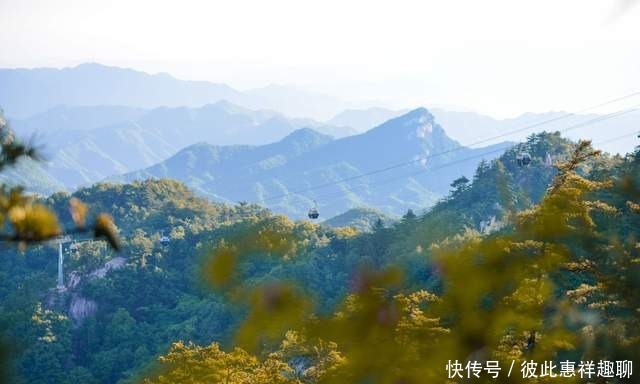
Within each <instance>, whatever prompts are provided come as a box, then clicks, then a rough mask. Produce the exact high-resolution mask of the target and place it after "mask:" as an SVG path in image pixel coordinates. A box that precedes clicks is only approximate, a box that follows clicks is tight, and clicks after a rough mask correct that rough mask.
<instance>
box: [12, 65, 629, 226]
mask: <svg viewBox="0 0 640 384" xmlns="http://www.w3.org/2000/svg"><path fill="white" fill-rule="evenodd" d="M0 106H2V107H3V108H4V109H5V111H6V114H7V115H8V116H9V117H10V121H11V124H12V127H13V129H14V130H15V131H16V133H17V134H18V135H19V136H20V137H23V138H27V139H28V138H30V137H35V142H36V144H40V143H41V144H44V146H45V147H44V155H45V159H46V163H45V164H36V163H32V162H24V163H23V164H20V167H19V168H18V169H16V170H13V171H11V172H10V173H7V174H5V175H3V180H4V181H7V182H10V183H11V182H14V183H20V184H22V185H26V186H27V187H28V188H29V189H30V190H32V191H35V192H38V193H42V194H48V193H51V192H53V191H57V190H61V189H67V190H74V189H76V188H78V187H80V186H87V185H91V184H93V183H95V182H98V181H102V180H133V179H143V178H147V177H154V178H159V177H168V178H175V179H178V180H181V181H184V182H185V183H186V184H188V185H189V186H190V187H191V188H193V189H194V190H195V191H197V192H198V193H200V194H202V195H205V196H208V197H210V198H212V199H216V200H220V201H241V200H246V201H252V202H254V201H255V202H259V203H261V204H264V205H266V206H269V207H270V208H272V209H274V210H276V211H278V212H283V213H286V214H289V215H292V216H295V217H302V216H303V215H304V213H305V212H306V210H307V209H308V207H309V206H310V205H311V204H312V202H313V200H314V199H316V200H318V203H319V204H320V205H321V207H322V208H323V210H324V212H325V213H324V214H323V215H324V217H325V218H326V217H328V216H327V215H335V214H338V213H340V212H344V211H345V210H347V209H350V208H354V207H364V206H372V207H375V208H377V209H379V210H380V211H382V212H384V213H386V214H391V215H399V214H402V213H403V212H404V211H406V209H407V208H413V209H424V208H427V207H429V206H430V205H432V204H433V202H434V201H435V200H437V199H438V198H440V197H441V196H443V195H444V194H445V193H446V192H447V191H448V189H449V184H450V182H451V181H452V180H453V179H455V178H456V177H459V176H460V175H466V176H470V175H471V174H472V173H473V170H474V169H475V167H476V166H477V164H478V162H479V161H481V159H482V158H483V156H481V155H482V154H483V153H485V152H483V151H486V152H490V153H487V154H486V156H484V158H486V159H491V158H493V157H496V156H498V155H499V154H500V153H499V150H498V151H496V148H497V149H501V148H506V146H507V144H505V142H506V141H510V142H513V141H517V140H522V139H524V138H525V137H526V136H527V135H529V134H531V133H533V132H538V131H541V130H547V131H553V130H557V129H563V128H566V127H567V126H570V125H575V124H579V123H582V122H585V121H588V120H590V119H593V118H595V117H598V115H596V114H583V115H572V116H568V118H566V119H565V118H562V119H559V120H557V121H554V122H550V123H547V124H544V126H534V125H536V123H539V122H541V121H546V120H552V119H558V118H560V117H562V116H564V115H566V113H565V112H549V113H543V114H535V113H527V114H523V115H521V116H518V117H516V118H511V119H495V118H492V117H489V116H485V115H482V114H478V113H473V112H458V111H448V110H443V109H438V108H434V109H430V110H429V111H427V110H425V109H415V110H413V111H411V112H408V110H391V109H386V108H382V107H371V106H370V107H363V108H360V107H354V106H351V105H349V103H346V102H342V101H339V100H335V99H333V98H331V97H328V96H322V95H317V94H313V93H309V92H306V91H302V90H300V89H296V88H292V87H285V86H276V85H273V86H268V87H265V88H261V89H255V90H249V91H243V92H241V91H237V90H235V89H233V88H231V87H229V86H227V85H225V84H216V83H211V82H203V81H183V80H179V79H176V78H174V77H172V76H170V75H168V74H157V75H150V74H147V73H144V72H140V71H135V70H132V69H123V68H116V67H108V66H104V65H100V64H83V65H79V66H77V67H73V68H64V69H48V68H41V69H0ZM292 116H304V117H292ZM529 125H531V126H532V127H531V128H529V129H522V128H523V127H524V128H526V127H527V126H529ZM638 125H640V117H639V116H638V115H634V114H629V115H625V116H622V117H619V118H616V119H612V120H608V121H606V122H602V123H599V124H593V125H590V126H588V127H584V128H580V129H576V130H574V131H570V132H568V134H567V136H568V137H569V138H574V139H577V138H592V139H594V141H595V144H596V145H597V144H598V143H599V142H600V141H602V140H605V139H609V138H610V137H611V134H610V133H611V132H616V133H617V132H620V133H621V134H622V133H628V132H632V131H633V130H634V129H636V130H637V126H638ZM374 127H375V128H374ZM516 129H520V130H521V131H520V132H519V133H518V134H517V135H506V136H505V133H508V132H511V131H514V130H516ZM492 137H493V138H494V139H492V140H485V139H487V138H492ZM478 142H480V144H479V145H475V147H478V146H480V147H482V146H486V145H491V146H490V147H487V148H476V149H470V148H466V146H469V144H473V143H478ZM633 145H634V144H633V143H630V142H616V143H611V144H609V145H608V146H605V147H604V149H605V150H609V151H613V152H626V151H628V150H630V149H631V148H633ZM441 152H447V154H446V155H443V156H436V157H434V158H432V159H431V158H430V159H429V161H428V162H427V163H426V164H421V163H418V162H416V163H414V164H411V165H409V166H407V167H406V168H405V167H400V168H397V169H393V172H383V173H380V174H374V175H371V176H367V177H365V178H357V179H354V180H351V181H348V182H344V183H337V184H332V185H330V186H328V187H326V188H321V189H319V190H315V189H314V190H313V191H309V192H304V193H296V192H297V191H301V190H302V191H305V190H307V189H309V188H311V187H314V186H317V185H323V184H326V183H335V182H336V181H338V180H342V179H344V178H350V177H353V176H354V175H359V174H362V173H367V172H370V171H372V170H376V169H380V168H385V167H388V166H389V165H393V164H397V163H404V162H408V161H412V160H415V159H420V158H423V157H425V156H430V155H432V154H435V153H441ZM479 155H480V156H479ZM466 156H468V157H470V158H469V159H467V160H465V159H466ZM448 162H453V165H451V166H447V167H444V168H442V169H440V168H439V167H440V166H442V165H446V164H447V163H448ZM426 169H429V170H430V171H429V172H427V173H425V174H424V175H415V176H411V177H404V174H403V173H402V172H407V173H411V171H420V170H426ZM390 178H391V179H393V178H395V180H388V179H390ZM329 200H331V201H329Z"/></svg>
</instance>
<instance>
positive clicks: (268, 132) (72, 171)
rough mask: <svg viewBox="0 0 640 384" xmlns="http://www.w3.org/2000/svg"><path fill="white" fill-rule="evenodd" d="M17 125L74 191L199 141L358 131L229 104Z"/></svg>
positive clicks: (51, 116)
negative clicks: (306, 129)
mask: <svg viewBox="0 0 640 384" xmlns="http://www.w3.org/2000/svg"><path fill="white" fill-rule="evenodd" d="M11 124H12V127H13V129H14V130H15V131H16V133H17V134H18V136H20V137H23V138H29V137H35V139H34V140H35V141H36V144H38V143H46V147H45V148H44V149H43V150H44V151H45V153H44V154H45V158H46V159H47V160H48V162H47V166H46V170H47V172H48V173H49V174H50V175H51V177H53V179H55V180H57V181H58V182H59V183H61V184H62V185H64V186H66V187H68V188H71V189H73V188H77V187H79V186H81V185H89V184H92V183H94V182H96V181H99V180H102V179H104V178H106V177H108V176H111V175H114V174H121V173H126V172H131V171H134V170H138V169H141V168H145V167H148V166H150V165H153V164H155V163H158V162H160V161H162V160H165V159H167V158H168V157H169V156H171V155H173V154H175V153H176V152H177V151H178V150H180V149H182V148H184V147H186V146H188V145H191V144H195V143H198V142H208V143H214V144H218V145H230V144H239V143H242V144H253V145H259V144H265V143H270V142H275V141H278V140H280V139H281V138H282V137H284V136H286V135H288V134H289V133H291V132H293V131H295V130H297V129H300V128H303V127H313V128H315V129H317V130H319V131H321V132H323V133H327V134H332V135H336V134H337V133H339V132H341V133H351V132H353V131H350V130H349V129H348V128H337V127H332V126H329V125H326V124H322V123H318V122H316V121H314V120H311V119H288V118H286V117H284V116H283V115H281V114H279V113H277V112H273V111H252V110H249V109H246V108H242V107H239V106H236V105H233V104H231V103H229V102H225V101H220V102H217V103H215V104H207V105H205V106H203V107H200V108H188V107H176V108H168V107H159V108H155V109H152V110H145V109H141V108H135V107H125V106H78V107H67V106H60V107H55V108H52V109H50V110H47V111H45V112H42V113H39V114H36V115H34V116H31V117H29V118H26V119H12V120H11Z"/></svg>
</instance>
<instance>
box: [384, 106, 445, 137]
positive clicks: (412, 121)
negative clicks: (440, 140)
mask: <svg viewBox="0 0 640 384" xmlns="http://www.w3.org/2000/svg"><path fill="white" fill-rule="evenodd" d="M434 128H436V129H437V130H438V131H439V133H444V131H443V130H442V128H440V126H438V125H437V124H436V122H435V119H434V118H433V115H432V114H431V113H430V112H429V111H428V110H427V109H426V108H416V109H414V110H412V111H410V112H407V113H405V114H404V115H401V116H398V117H395V118H393V119H391V120H389V121H387V122H385V123H383V124H381V125H379V126H378V127H376V128H374V129H373V130H372V131H394V132H397V131H398V130H400V131H402V132H403V133H406V134H407V136H408V137H417V138H421V139H422V138H425V137H427V136H428V135H429V134H431V133H432V132H433V130H434Z"/></svg>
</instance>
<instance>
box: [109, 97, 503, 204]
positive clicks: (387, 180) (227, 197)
mask: <svg viewBox="0 0 640 384" xmlns="http://www.w3.org/2000/svg"><path fill="white" fill-rule="evenodd" d="M510 145H511V144H510V143H500V144H497V145H494V146H490V147H485V148H479V149H471V148H466V147H462V146H461V145H460V144H459V143H458V142H456V141H455V140H452V139H451V138H449V137H448V136H447V135H446V133H445V131H444V129H443V128H442V127H441V126H440V125H439V124H438V123H436V121H435V120H434V117H433V115H431V114H430V113H429V112H428V111H427V110H426V109H424V108H419V109H416V110H413V111H411V112H409V113H407V114H405V115H402V116H400V117H397V118H395V119H391V120H389V121H387V122H385V123H384V124H381V125H379V126H377V127H375V128H373V129H371V130H369V131H367V132H365V133H362V134H358V135H353V136H349V137H345V138H341V139H333V138H332V137H330V136H327V135H324V134H321V133H318V132H316V131H314V130H312V129H309V128H306V129H300V130H297V131H295V132H293V133H292V134H290V135H288V136H286V137H285V138H284V139H282V140H280V141H278V142H276V143H272V144H268V145H261V146H250V145H233V146H220V145H211V144H207V143H199V144H196V145H192V146H188V147H186V148H185V149H183V150H181V151H179V152H178V153H177V154H175V155H174V156H172V157H170V158H169V159H167V160H165V161H163V162H160V163H158V164H156V165H154V166H151V167H149V168H146V169H143V170H140V171H136V172H132V173H128V174H125V175H123V176H120V177H115V178H114V179H113V180H120V181H127V182H128V181H133V180H141V179H147V178H171V179H176V180H179V181H182V182H184V183H185V184H187V185H188V186H189V187H190V188H192V189H193V190H194V191H196V192H197V193H199V194H201V195H204V196H207V197H210V198H212V199H215V200H219V201H228V202H231V201H236V202H237V201H252V202H257V203H260V204H263V205H265V206H267V207H270V208H271V209H273V210H275V211H277V212H281V213H285V214H287V215H290V216H291V217H302V216H304V215H305V214H306V211H307V210H308V209H309V207H310V206H312V205H313V204H314V200H316V201H317V204H318V206H319V208H320V210H321V212H322V214H323V215H326V216H324V217H330V216H332V215H336V214H338V213H340V212H344V211H346V210H347V209H349V208H353V207H362V206H372V207H376V208H377V209H379V210H380V211H382V212H383V213H385V214H390V215H399V214H402V213H404V212H406V210H407V209H409V208H411V209H414V210H421V209H424V208H426V207H429V206H431V205H432V204H433V203H434V202H435V201H436V200H437V199H439V198H440V197H442V196H443V195H444V194H445V193H447V192H448V190H449V184H450V183H451V181H452V180H453V179H455V178H457V177H459V176H461V175H466V176H467V177H470V176H471V175H472V174H473V172H474V171H475V169H476V167H477V165H478V163H479V162H480V161H481V160H482V159H487V160H489V159H492V158H495V157H497V156H499V155H500V154H501V153H502V151H503V150H504V149H506V148H507V147H509V146H510ZM390 165H397V166H394V167H392V168H390V169H388V170H387V171H384V172H381V171H379V170H380V169H383V168H385V167H389V166H390ZM372 171H373V173H371V174H367V173H370V172H372ZM362 174H367V176H366V177H360V175H362ZM319 186H320V187H319Z"/></svg>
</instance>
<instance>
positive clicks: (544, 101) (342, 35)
mask: <svg viewBox="0 0 640 384" xmlns="http://www.w3.org/2000/svg"><path fill="white" fill-rule="evenodd" d="M0 47H2V48H1V49H2V52H3V53H2V55H0V67H44V66H47V67H64V66H73V65H77V64H80V63H83V62H88V61H91V62H99V63H102V64H107V65H116V66H124V67H132V68H135V69H139V70H143V71H147V72H150V73H156V72H168V73H170V74H172V75H174V76H176V77H178V78H182V79H194V80H210V81H214V82H223V83H227V84H229V85H231V86H233V87H235V88H238V89H247V88H254V87H261V86H265V85H268V84H271V83H277V84H288V85H297V86H300V87H303V88H305V89H309V90H313V91H317V92H321V93H326V94H329V95H332V96H334V97H338V98H341V99H344V100H353V101H355V100H380V102H381V103H382V104H384V105H386V106H390V107H396V108H408V107H414V106H418V105H426V106H430V105H449V106H459V107H462V108H467V109H470V110H475V111H479V112H483V113H488V114H491V115H493V116H496V117H507V116H513V115H516V114H519V113H522V112H526V111H531V112H543V111H548V110H569V111H570V110H576V109H580V108H582V107H586V106H589V105H592V104H597V103H598V102H601V101H604V100H608V99H612V98H615V97H617V96H622V95H624V94H628V93H631V92H634V91H638V90H640V4H636V1H634V0H562V1H559V0H552V1H547V0H534V1H513V0H504V1H478V0H469V1H456V0H446V1H444V0H443V1H437V2H436V1H425V0H417V1H409V0H394V1H384V2H383V1H373V0H368V1H346V0H339V1H334V0H322V1H304V0H270V1H264V0H256V1H248V0H233V1H224V2H223V1H204V0H203V1H195V0H181V1H161V0H155V1H147V0H135V1H131V0H129V1H120V0H110V1H104V0H100V1H94V0H77V1H76V0H57V1H45V0H0ZM634 103H635V104H640V100H637V99H636V100H629V101H628V102H627V104H626V105H616V106H612V107H611V108H613V109H618V108H619V107H624V106H629V105H631V104H634Z"/></svg>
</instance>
